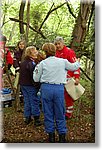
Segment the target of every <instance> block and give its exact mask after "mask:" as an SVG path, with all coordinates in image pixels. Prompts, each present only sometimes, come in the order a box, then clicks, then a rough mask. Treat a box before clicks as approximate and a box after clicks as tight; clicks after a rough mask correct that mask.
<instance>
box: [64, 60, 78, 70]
mask: <svg viewBox="0 0 102 150" xmlns="http://www.w3.org/2000/svg"><path fill="white" fill-rule="evenodd" d="M64 60H65V69H66V70H70V71H75V70H78V69H79V67H80V62H78V61H76V62H75V63H70V62H69V61H68V60H67V59H64Z"/></svg>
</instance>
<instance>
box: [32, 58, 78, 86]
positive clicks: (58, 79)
mask: <svg viewBox="0 0 102 150" xmlns="http://www.w3.org/2000/svg"><path fill="white" fill-rule="evenodd" d="M79 67H80V63H79V62H75V63H70V62H69V61H68V60H67V59H63V58H57V57H55V56H52V57H48V58H46V59H45V60H43V61H41V62H40V63H39V64H38V65H37V66H36V67H35V70H34V72H33V79H34V81H35V82H41V83H50V84H65V83H66V75H67V70H71V71H74V70H77V69H78V68H79Z"/></svg>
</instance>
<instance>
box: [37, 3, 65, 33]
mask: <svg viewBox="0 0 102 150" xmlns="http://www.w3.org/2000/svg"><path fill="white" fill-rule="evenodd" d="M64 4H66V2H65V3H63V4H61V5H59V6H57V7H56V8H54V9H52V7H53V5H54V3H53V4H52V6H51V8H50V10H49V11H48V13H47V15H46V17H45V19H44V20H43V22H42V24H41V26H40V28H39V30H40V29H41V28H42V26H43V24H44V23H45V21H46V20H47V18H48V17H49V15H50V14H51V13H52V12H53V11H55V10H57V9H58V8H60V7H62V6H63V5H64ZM51 9H52V10H51Z"/></svg>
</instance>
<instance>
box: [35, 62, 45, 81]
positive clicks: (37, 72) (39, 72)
mask: <svg viewBox="0 0 102 150" xmlns="http://www.w3.org/2000/svg"><path fill="white" fill-rule="evenodd" d="M42 69H43V67H42V63H39V64H38V65H37V66H36V67H35V69H34V71H33V80H34V81H35V82H40V78H41V75H42Z"/></svg>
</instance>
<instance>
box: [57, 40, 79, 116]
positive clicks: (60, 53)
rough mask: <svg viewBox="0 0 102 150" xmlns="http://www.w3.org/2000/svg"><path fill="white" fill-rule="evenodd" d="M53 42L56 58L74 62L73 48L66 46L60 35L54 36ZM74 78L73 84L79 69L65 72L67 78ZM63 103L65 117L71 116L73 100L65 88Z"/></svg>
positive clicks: (77, 77)
mask: <svg viewBox="0 0 102 150" xmlns="http://www.w3.org/2000/svg"><path fill="white" fill-rule="evenodd" d="M54 44H55V46H56V54H55V56H56V57H58V58H63V59H67V60H68V61H69V62H71V63H74V62H75V61H76V54H75V52H74V50H72V49H70V48H68V47H66V46H65V44H64V40H63V38H62V37H56V39H55V40H54ZM69 78H74V79H75V84H76V85H77V84H78V83H79V78H80V69H78V70H76V71H68V72H67V79H69ZM64 94H65V103H66V114H65V115H66V119H68V118H71V117H72V114H73V105H74V100H73V99H72V98H71V97H70V95H69V94H68V93H67V91H66V90H65V92H64Z"/></svg>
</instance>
